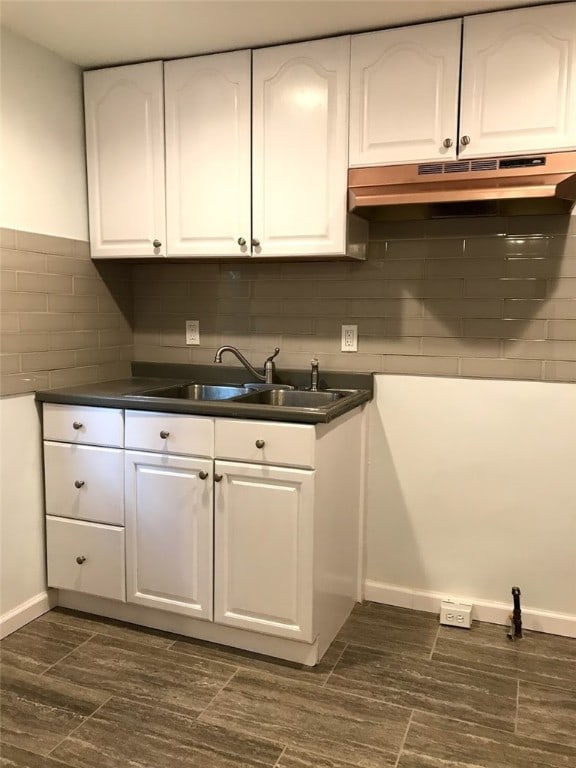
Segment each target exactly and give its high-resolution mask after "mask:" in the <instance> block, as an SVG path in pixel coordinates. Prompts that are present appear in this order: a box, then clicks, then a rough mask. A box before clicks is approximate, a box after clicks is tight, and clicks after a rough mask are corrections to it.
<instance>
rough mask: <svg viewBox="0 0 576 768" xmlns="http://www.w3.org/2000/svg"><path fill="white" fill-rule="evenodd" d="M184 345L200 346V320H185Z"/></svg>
mask: <svg viewBox="0 0 576 768" xmlns="http://www.w3.org/2000/svg"><path fill="white" fill-rule="evenodd" d="M186 344H200V320H186Z"/></svg>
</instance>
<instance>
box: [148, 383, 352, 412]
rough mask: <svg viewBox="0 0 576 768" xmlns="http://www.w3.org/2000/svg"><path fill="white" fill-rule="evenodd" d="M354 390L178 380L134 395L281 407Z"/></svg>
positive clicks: (315, 403) (326, 400) (317, 404)
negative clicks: (229, 401)
mask: <svg viewBox="0 0 576 768" xmlns="http://www.w3.org/2000/svg"><path fill="white" fill-rule="evenodd" d="M354 392H355V390H349V391H345V390H328V391H327V390H324V391H318V392H313V391H310V390H296V389H287V388H285V387H283V388H275V387H274V385H250V384H249V385H246V386H227V385H219V384H177V385H174V386H170V387H160V388H155V389H149V390H146V391H144V392H138V394H137V395H135V396H136V397H154V398H156V397H159V398H176V399H179V400H212V401H215V400H217V401H221V400H231V401H235V402H239V403H247V404H250V403H251V404H255V405H272V406H279V407H284V408H322V407H325V406H327V405H330V404H332V403H334V402H335V401H336V400H340V399H342V398H344V397H346V396H349V395H351V394H354Z"/></svg>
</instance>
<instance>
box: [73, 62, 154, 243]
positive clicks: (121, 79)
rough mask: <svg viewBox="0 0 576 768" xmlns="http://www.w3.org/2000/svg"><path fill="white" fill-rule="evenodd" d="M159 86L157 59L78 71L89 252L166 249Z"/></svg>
mask: <svg viewBox="0 0 576 768" xmlns="http://www.w3.org/2000/svg"><path fill="white" fill-rule="evenodd" d="M162 88H163V84H162V62H161V61H152V62H149V63H147V64H134V65H131V66H127V67H113V68H111V69H101V70H95V71H93V72H86V73H85V74H84V103H85V116H86V155H87V170H88V191H89V197H88V204H89V217H90V246H91V252H92V256H93V257H98V256H105V257H114V256H118V257H125V256H163V255H165V254H166V250H165V248H166V243H165V232H166V226H165V204H164V199H165V197H164V111H163V92H162ZM156 239H157V240H159V241H160V242H161V243H162V245H161V247H159V248H154V245H153V242H154V240H156Z"/></svg>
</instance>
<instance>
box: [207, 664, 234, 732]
mask: <svg viewBox="0 0 576 768" xmlns="http://www.w3.org/2000/svg"><path fill="white" fill-rule="evenodd" d="M238 672H240V669H239V668H237V669H235V670H234V672H233V673H232V675H231V676H230V677H229V678H228V680H226V682H225V683H224V685H223V686H221V687H220V688H219V689H218V690H217V691H216V693H215V694H214V696H212V698H211V699H210V701H209V702H208V704H206V706H205V707H203V708H202V709H200V710H198V715H197V716H196V719H197V720H200V716H201V715H203V714H204V712H206V710H207V709H208V708H209V707H211V706H212V704H213V703H214V702H215V701H216V699H217V698H218V696H220V694H221V693H222V691H223V690H224V689H225V688H226V686H227V685H229V684H230V683H231V682H232V680H234V678H235V677H236V675H237V674H238Z"/></svg>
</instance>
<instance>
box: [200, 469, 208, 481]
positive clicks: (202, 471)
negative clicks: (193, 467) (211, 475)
mask: <svg viewBox="0 0 576 768" xmlns="http://www.w3.org/2000/svg"><path fill="white" fill-rule="evenodd" d="M198 477H199V478H200V480H206V478H207V477H208V472H204V470H201V471H200V472H198Z"/></svg>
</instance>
